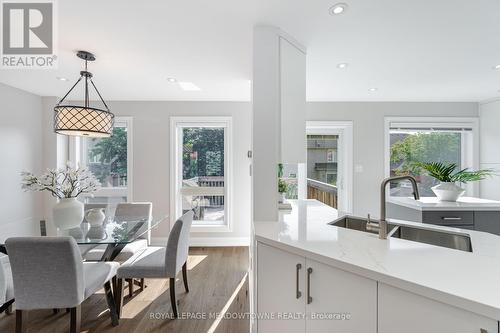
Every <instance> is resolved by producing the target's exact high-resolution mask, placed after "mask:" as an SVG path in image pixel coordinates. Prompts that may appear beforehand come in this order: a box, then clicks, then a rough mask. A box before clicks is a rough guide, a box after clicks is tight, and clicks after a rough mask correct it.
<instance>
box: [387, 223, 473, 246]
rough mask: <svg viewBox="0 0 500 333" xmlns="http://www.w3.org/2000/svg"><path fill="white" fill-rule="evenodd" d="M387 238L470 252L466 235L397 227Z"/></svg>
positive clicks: (468, 239)
mask: <svg viewBox="0 0 500 333" xmlns="http://www.w3.org/2000/svg"><path fill="white" fill-rule="evenodd" d="M389 236H390V237H394V238H401V239H406V240H409V241H414V242H419V243H425V244H431V245H436V246H442V247H447V248H449V249H455V250H461V251H466V252H472V244H471V241H470V237H469V235H466V234H459V233H453V232H449V231H446V232H445V231H437V230H429V229H422V228H416V227H410V226H405V225H399V226H396V228H395V229H393V231H391V233H390V234H389Z"/></svg>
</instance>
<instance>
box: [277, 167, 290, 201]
mask: <svg viewBox="0 0 500 333" xmlns="http://www.w3.org/2000/svg"><path fill="white" fill-rule="evenodd" d="M287 191H288V184H287V183H286V182H285V181H284V180H283V164H282V163H279V164H278V193H279V195H280V196H279V199H278V202H279V203H283V202H285V199H286V192H287Z"/></svg>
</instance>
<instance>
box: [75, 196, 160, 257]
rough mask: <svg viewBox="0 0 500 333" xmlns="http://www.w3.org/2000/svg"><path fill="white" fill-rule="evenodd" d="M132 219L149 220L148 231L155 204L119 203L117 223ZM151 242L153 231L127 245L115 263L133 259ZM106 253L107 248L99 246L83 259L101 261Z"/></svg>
mask: <svg viewBox="0 0 500 333" xmlns="http://www.w3.org/2000/svg"><path fill="white" fill-rule="evenodd" d="M131 219H138V220H140V219H147V223H148V229H149V227H150V226H151V220H152V219H153V204H152V203H151V202H126V203H119V204H118V205H117V206H116V210H115V217H114V220H115V221H122V220H131ZM150 242H151V231H150V230H149V231H148V232H147V233H145V234H144V235H142V236H140V237H139V238H138V239H137V240H135V241H133V242H132V243H130V244H127V245H125V247H124V248H123V249H122V250H121V252H120V254H118V255H117V256H116V258H115V261H118V262H125V261H126V260H127V259H129V258H130V257H132V256H133V255H134V254H135V253H137V251H140V250H142V249H144V248H146V247H148V245H149V244H150ZM105 251H106V246H101V245H100V246H97V247H94V248H93V249H90V250H88V251H87V252H86V253H85V254H82V255H83V258H84V259H85V260H87V261H99V260H101V258H102V256H103V254H104V252H105Z"/></svg>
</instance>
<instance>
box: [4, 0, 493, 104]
mask: <svg viewBox="0 0 500 333" xmlns="http://www.w3.org/2000/svg"><path fill="white" fill-rule="evenodd" d="M336 2H337V1H336V0H332V1H327V0H246V1H243V0H213V1H207V0H182V1H181V0H178V1H173V0H148V1H123V0H106V1H102V0H99V1H98V0H88V1H77V0H64V1H58V6H59V15H58V18H59V29H58V31H59V52H58V54H59V68H58V69H57V70H0V82H3V83H6V84H8V85H12V86H15V87H18V88H21V89H25V90H28V91H31V92H33V93H36V94H39V95H43V96H53V95H56V96H61V95H63V94H64V93H65V92H66V91H67V90H68V89H69V87H70V86H71V85H72V83H73V82H74V80H76V79H77V77H78V72H79V71H80V69H81V65H82V63H81V62H80V60H79V59H77V58H76V57H75V56H74V53H75V51H76V50H79V49H85V50H89V51H92V52H94V53H95V54H96V55H97V57H98V59H97V61H96V62H95V63H92V64H91V65H90V71H92V72H93V73H94V75H95V78H94V81H95V83H96V85H97V86H98V88H99V89H100V90H101V93H102V94H103V97H104V98H105V99H107V100H250V95H251V81H250V80H251V72H252V68H251V66H252V59H251V54H252V27H253V25H254V24H273V25H276V26H279V27H280V28H282V29H283V30H285V31H287V32H288V33H290V34H291V35H293V36H295V37H296V39H298V40H299V41H301V42H302V43H303V44H304V45H305V46H306V47H307V49H308V58H307V98H308V100H311V101H375V100H385V101H396V100H398V101H434V100H437V101H450V100H453V101H482V100H487V99H490V98H495V97H500V92H499V90H500V70H493V69H492V67H493V66H494V65H497V64H500V43H499V36H500V17H499V13H500V1H498V0H479V1H465V0H439V1H436V0H421V1H414V0H342V2H347V3H348V4H349V8H348V10H347V11H346V12H345V13H344V14H342V15H338V16H330V15H329V13H328V9H329V7H330V6H331V5H333V4H334V3H336ZM341 62H347V63H349V66H348V68H346V69H338V68H337V67H336V66H337V64H338V63H341ZM58 76H60V77H66V78H68V79H69V81H68V82H62V81H59V80H56V77H58ZM167 77H175V78H177V79H178V80H179V81H190V82H193V83H194V84H196V85H197V86H199V87H200V88H201V89H202V90H201V91H193V92H186V91H183V90H181V89H180V88H179V87H178V85H177V84H175V83H170V82H168V81H167V80H166V79H167ZM372 87H376V88H378V90H377V91H376V92H369V91H368V89H369V88H372ZM77 97H79V95H74V97H73V98H77Z"/></svg>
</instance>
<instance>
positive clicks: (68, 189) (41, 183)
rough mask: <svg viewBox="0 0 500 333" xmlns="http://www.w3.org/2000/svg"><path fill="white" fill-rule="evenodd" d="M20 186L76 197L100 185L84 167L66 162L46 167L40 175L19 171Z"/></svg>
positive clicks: (60, 197)
mask: <svg viewBox="0 0 500 333" xmlns="http://www.w3.org/2000/svg"><path fill="white" fill-rule="evenodd" d="M21 177H22V182H21V188H22V189H23V190H24V191H34V192H41V191H48V192H50V193H51V194H52V196H54V197H56V198H59V199H64V198H76V197H78V196H79V195H80V194H84V193H90V194H91V193H94V192H95V191H97V190H98V189H99V188H100V187H101V183H100V182H99V180H97V178H96V177H95V176H94V174H93V173H92V172H91V171H90V170H88V169H86V168H81V167H78V168H73V166H72V165H71V164H70V163H67V164H66V166H65V167H64V168H60V169H48V170H47V172H45V173H44V174H43V175H41V176H40V177H37V176H35V175H34V174H33V173H31V172H26V171H23V172H21Z"/></svg>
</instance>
